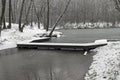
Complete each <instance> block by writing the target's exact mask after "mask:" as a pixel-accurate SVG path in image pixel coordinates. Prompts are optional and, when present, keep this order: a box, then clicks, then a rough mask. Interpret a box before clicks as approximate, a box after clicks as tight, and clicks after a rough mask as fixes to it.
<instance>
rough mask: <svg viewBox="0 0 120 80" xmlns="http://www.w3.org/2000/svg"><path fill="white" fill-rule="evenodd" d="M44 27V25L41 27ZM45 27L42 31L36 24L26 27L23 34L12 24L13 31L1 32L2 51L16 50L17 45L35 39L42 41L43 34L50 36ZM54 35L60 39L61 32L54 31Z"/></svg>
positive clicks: (0, 46) (0, 45) (0, 44)
mask: <svg viewBox="0 0 120 80" xmlns="http://www.w3.org/2000/svg"><path fill="white" fill-rule="evenodd" d="M41 26H42V25H41ZM48 33H49V32H46V31H45V30H44V29H43V27H41V29H38V28H37V25H36V24H34V27H31V26H29V25H28V26H26V27H25V29H24V31H23V33H21V32H19V31H18V24H12V29H5V30H2V32H1V37H0V50H3V49H8V48H14V47H16V43H18V42H21V41H28V40H33V39H38V38H39V39H40V38H42V37H40V36H42V35H43V34H48ZM53 35H56V37H60V36H61V35H62V33H61V32H57V31H54V32H53Z"/></svg>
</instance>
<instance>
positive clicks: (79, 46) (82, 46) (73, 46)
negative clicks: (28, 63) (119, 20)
mask: <svg viewBox="0 0 120 80" xmlns="http://www.w3.org/2000/svg"><path fill="white" fill-rule="evenodd" d="M105 45H107V40H104V41H103V40H96V41H95V42H93V43H32V42H30V43H26V42H21V43H18V44H17V47H18V48H28V49H57V50H60V49H67V50H85V51H88V50H91V49H95V48H97V47H100V46H105Z"/></svg>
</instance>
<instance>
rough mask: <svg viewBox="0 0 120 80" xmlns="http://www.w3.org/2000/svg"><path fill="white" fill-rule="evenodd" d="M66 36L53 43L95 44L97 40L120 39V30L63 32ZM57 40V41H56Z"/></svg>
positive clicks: (54, 40)
mask: <svg viewBox="0 0 120 80" xmlns="http://www.w3.org/2000/svg"><path fill="white" fill-rule="evenodd" d="M62 32H63V34H64V36H63V37H62V39H61V38H55V39H53V40H52V41H51V42H66V43H68V42H73V43H80V42H94V41H95V40H97V39H120V28H109V29H79V30H62ZM56 39H57V40H56Z"/></svg>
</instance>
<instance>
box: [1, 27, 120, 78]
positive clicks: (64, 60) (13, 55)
mask: <svg viewBox="0 0 120 80" xmlns="http://www.w3.org/2000/svg"><path fill="white" fill-rule="evenodd" d="M62 32H63V33H64V35H65V36H64V37H63V38H54V39H52V41H51V42H91V41H94V40H95V39H104V38H107V39H112V38H117V39H120V37H119V36H120V29H119V28H117V29H104V30H103V29H93V30H92V29H89V30H88V29H87V30H64V31H62ZM0 53H1V55H0V80H83V77H84V75H85V73H86V72H87V71H88V68H89V66H90V64H91V62H92V56H93V55H92V53H95V52H89V53H91V54H89V55H87V56H83V52H81V51H60V50H34V49H33V50H32V49H31V50H29V49H28V50H25V49H24V50H18V49H17V48H15V49H7V50H2V51H0Z"/></svg>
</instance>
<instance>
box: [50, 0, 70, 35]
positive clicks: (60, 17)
mask: <svg viewBox="0 0 120 80" xmlns="http://www.w3.org/2000/svg"><path fill="white" fill-rule="evenodd" d="M70 2H71V0H69V1H68V2H67V5H66V7H65V9H64V11H63V13H62V14H61V15H60V16H59V18H58V19H57V21H56V23H55V25H54V26H53V28H52V30H51V32H50V34H49V35H48V36H49V37H51V36H52V33H53V31H54V30H55V28H56V26H57V25H58V23H59V21H60V20H61V19H62V17H63V15H64V14H65V12H66V11H67V8H68V6H69V4H70Z"/></svg>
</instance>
